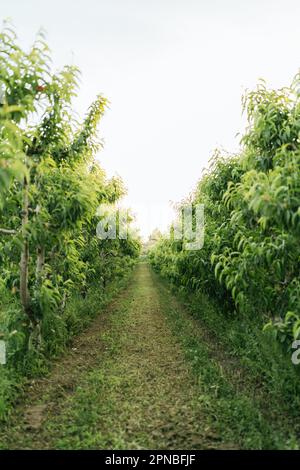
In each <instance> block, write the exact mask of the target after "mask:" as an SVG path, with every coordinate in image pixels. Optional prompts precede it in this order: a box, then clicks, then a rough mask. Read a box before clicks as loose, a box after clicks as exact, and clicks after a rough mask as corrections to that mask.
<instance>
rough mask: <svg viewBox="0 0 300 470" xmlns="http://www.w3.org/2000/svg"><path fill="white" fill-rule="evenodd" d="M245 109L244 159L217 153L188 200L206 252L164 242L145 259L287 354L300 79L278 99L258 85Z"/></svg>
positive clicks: (299, 204) (299, 161)
mask: <svg viewBox="0 0 300 470" xmlns="http://www.w3.org/2000/svg"><path fill="white" fill-rule="evenodd" d="M243 104H244V108H245V109H246V111H247V115H248V127H247V130H246V133H245V135H244V136H243V138H242V150H241V153H240V154H239V155H233V156H222V155H220V153H219V152H217V153H216V155H215V156H214V158H213V160H212V162H211V166H210V168H209V169H208V170H207V171H206V172H205V174H204V175H203V177H202V178H201V180H200V181H199V183H198V185H197V188H196V190H195V193H194V196H193V201H192V202H193V204H198V203H202V204H204V205H205V244H204V247H203V249H202V250H199V251H185V250H184V249H183V246H182V243H181V242H180V241H174V240H172V239H171V240H168V239H161V240H160V242H159V243H158V244H157V245H156V247H155V248H154V249H153V250H152V252H151V254H150V259H151V261H152V263H153V265H154V266H155V267H156V268H157V269H158V270H160V272H161V273H162V274H163V275H165V276H166V277H168V278H169V279H171V280H172V282H173V283H174V284H175V285H177V286H183V287H184V288H187V289H191V290H198V289H201V290H203V291H205V292H206V293H208V294H209V295H210V296H212V297H214V298H217V299H218V300H219V301H220V303H221V304H222V306H225V310H226V311H227V312H228V311H230V310H231V311H232V310H235V311H237V312H238V313H239V314H240V315H260V316H262V317H263V318H264V319H265V321H266V322H267V325H266V328H267V329H271V330H272V331H273V332H274V334H275V336H277V337H278V339H279V340H280V341H282V342H283V343H285V344H286V346H287V347H288V348H290V347H291V343H292V339H297V338H299V337H300V281H299V267H300V244H299V235H300V172H299V168H300V141H299V136H300V134H299V131H300V75H297V76H296V77H295V79H294V81H293V83H292V85H291V87H289V88H284V89H281V90H278V91H274V90H271V91H270V90H268V89H267V88H266V85H265V83H264V82H261V83H259V85H258V87H257V90H255V91H253V92H251V93H248V94H247V95H246V96H245V98H244V100H243Z"/></svg>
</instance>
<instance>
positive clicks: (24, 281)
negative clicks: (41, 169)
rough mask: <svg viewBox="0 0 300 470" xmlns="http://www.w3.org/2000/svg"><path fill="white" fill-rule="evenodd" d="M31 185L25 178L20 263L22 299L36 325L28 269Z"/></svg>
mask: <svg viewBox="0 0 300 470" xmlns="http://www.w3.org/2000/svg"><path fill="white" fill-rule="evenodd" d="M28 192H29V184H28V179H27V177H26V176H25V178H24V183H23V207H22V238H23V246H22V253H21V261H20V299H21V304H22V307H23V309H24V312H25V313H26V315H27V316H28V318H29V319H30V321H31V322H32V323H33V324H35V319H34V315H33V311H32V308H31V299H30V294H29V289H28V268H29V242H28V233H27V230H28V221H29V194H28Z"/></svg>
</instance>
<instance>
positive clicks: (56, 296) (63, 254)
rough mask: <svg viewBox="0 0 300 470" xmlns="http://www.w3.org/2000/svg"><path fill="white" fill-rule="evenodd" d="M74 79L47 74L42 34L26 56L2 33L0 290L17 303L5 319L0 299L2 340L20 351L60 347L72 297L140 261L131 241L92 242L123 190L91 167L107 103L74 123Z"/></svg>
mask: <svg viewBox="0 0 300 470" xmlns="http://www.w3.org/2000/svg"><path fill="white" fill-rule="evenodd" d="M78 78H79V71H78V69H77V68H75V67H70V66H66V67H64V68H63V70H62V71H60V72H59V73H53V72H52V68H51V58H50V55H49V49H48V47H47V45H46V43H45V41H44V38H43V37H42V36H41V35H39V36H38V37H37V39H36V41H35V43H34V44H33V46H32V48H31V50H30V51H29V52H26V51H24V50H22V48H21V47H20V46H19V45H18V43H17V38H16V36H15V33H14V32H13V31H12V30H11V29H9V28H5V29H4V30H3V31H2V33H1V34H0V90H1V91H0V276H1V278H0V291H1V293H2V294H3V295H2V298H4V297H5V296H6V297H7V296H12V297H13V298H14V303H16V304H17V313H16V311H15V313H14V314H9V312H7V311H5V306H4V305H3V303H2V305H1V299H0V310H2V312H1V314H0V334H2V336H4V337H5V339H6V340H7V343H8V345H9V344H10V340H11V342H12V341H15V342H16V338H19V343H20V344H21V347H22V348H23V349H24V348H28V347H31V348H33V349H35V350H39V351H41V350H42V351H43V352H45V351H47V352H49V353H53V352H56V351H57V350H58V349H59V348H61V347H62V346H63V343H64V342H65V341H66V340H67V338H68V322H67V319H66V317H65V316H64V312H65V309H66V305H67V304H68V301H69V299H70V298H71V297H72V295H73V294H74V293H77V295H78V292H79V293H80V295H81V297H85V296H87V295H88V292H89V289H90V288H91V286H92V285H96V286H97V288H98V289H99V290H101V289H102V290H103V291H104V290H105V287H106V286H107V284H108V283H109V282H111V281H113V280H115V279H117V278H118V277H120V276H122V275H123V274H124V273H125V272H127V271H128V269H129V268H130V266H131V264H132V262H133V260H134V259H135V258H136V257H137V255H138V253H139V241H138V240H137V239H136V238H134V237H132V236H129V238H127V239H122V240H119V239H116V240H100V239H99V238H97V236H96V226H97V223H98V221H99V217H97V215H96V214H97V207H98V206H99V205H100V204H103V203H109V204H114V203H116V201H118V200H119V199H120V198H121V197H122V195H123V194H124V186H123V183H122V181H121V180H120V179H118V178H113V179H111V180H108V179H107V178H106V176H105V173H104V171H103V170H102V168H101V167H100V166H99V163H98V162H97V161H96V160H95V154H96V152H97V151H98V150H99V147H100V146H101V142H100V141H99V140H98V139H97V128H98V123H99V121H100V120H101V117H102V116H103V113H104V111H105V108H106V106H107V100H106V99H105V98H104V97H103V96H98V97H97V98H96V100H95V101H94V103H93V104H92V105H91V106H90V108H89V110H88V112H87V114H86V117H85V119H84V120H83V121H82V122H79V121H78V118H77V117H76V114H75V113H74V111H73V109H72V99H73V98H74V97H75V96H76V93H77V90H78ZM17 298H18V299H19V300H16V299H17ZM8 303H9V302H8ZM18 306H20V307H18ZM78 316H80V312H78ZM12 325H13V328H12ZM16 325H17V326H16ZM12 329H13V331H12ZM15 349H16V350H17V349H20V348H15ZM11 353H12V351H11Z"/></svg>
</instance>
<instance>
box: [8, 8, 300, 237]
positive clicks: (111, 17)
mask: <svg viewBox="0 0 300 470" xmlns="http://www.w3.org/2000/svg"><path fill="white" fill-rule="evenodd" d="M0 17H1V19H4V18H7V17H10V18H11V19H12V21H13V23H14V25H15V27H16V29H17V33H18V36H19V39H20V41H21V42H22V43H23V44H24V45H29V44H30V43H31V42H32V40H33V39H34V36H35V33H36V32H37V31H38V30H39V28H40V27H43V28H44V29H45V30H46V31H47V38H48V42H49V44H50V47H51V49H52V51H53V57H54V65H55V66H57V67H60V66H62V65H64V64H69V63H71V64H75V65H78V66H79V68H80V69H81V71H82V73H83V75H82V88H81V91H80V98H79V99H78V102H77V109H78V111H80V112H83V111H84V110H85V109H86V108H87V107H88V105H89V104H90V102H91V101H92V100H93V99H94V98H95V96H96V95H97V94H98V93H102V94H104V95H105V96H106V97H108V98H109V100H110V102H111V106H110V110H108V111H107V113H106V116H105V118H104V119H103V122H102V125H101V129H100V130H101V136H102V137H103V138H104V140H105V148H104V150H103V151H102V152H101V153H100V155H99V159H100V161H101V163H102V166H103V167H104V168H105V169H106V170H107V173H108V175H113V174H115V173H118V174H119V175H120V176H121V177H122V178H123V179H124V181H125V184H126V186H127V188H128V196H127V197H126V204H127V205H130V206H131V207H133V209H134V210H135V211H136V213H137V218H138V225H139V226H140V228H141V233H142V235H144V236H146V235H147V234H149V233H150V232H151V231H152V230H153V229H154V228H155V227H157V226H158V227H159V228H160V229H162V230H163V229H165V228H166V227H167V226H168V224H169V223H170V220H171V218H172V210H171V208H170V207H169V201H179V200H181V199H182V198H183V197H185V196H186V195H187V194H188V193H189V192H190V191H191V190H192V189H193V188H194V186H195V183H196V182H197V180H198V179H199V177H200V175H201V170H202V168H203V167H204V166H205V165H206V164H207V161H208V159H209V158H210V156H211V154H212V151H213V150H214V148H216V147H223V148H225V149H226V150H228V151H234V150H236V149H237V146H238V142H239V138H235V135H236V133H237V132H239V131H241V130H242V129H243V122H244V120H243V119H242V116H241V95H242V94H243V92H244V90H245V88H253V87H255V85H256V83H257V79H258V78H259V77H263V78H265V79H266V80H267V82H268V84H269V85H270V86H272V87H281V86H285V85H288V84H289V83H290V82H291V80H292V78H293V76H294V75H295V74H296V72H297V71H298V68H299V55H300V52H299V51H300V27H299V20H300V1H299V0H251V1H250V0H247V1H245V0H73V1H72V0H51V1H46V2H41V0H0Z"/></svg>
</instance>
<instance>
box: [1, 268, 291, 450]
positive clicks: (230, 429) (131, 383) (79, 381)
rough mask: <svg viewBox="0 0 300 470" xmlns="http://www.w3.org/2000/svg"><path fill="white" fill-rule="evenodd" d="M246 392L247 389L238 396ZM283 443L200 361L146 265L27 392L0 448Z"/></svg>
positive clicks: (197, 346) (250, 402)
mask: <svg viewBox="0 0 300 470" xmlns="http://www.w3.org/2000/svg"><path fill="white" fill-rule="evenodd" d="M247 390H248V389H247ZM284 442H286V436H284V431H283V430H282V431H281V430H278V429H277V428H276V429H275V428H274V425H273V424H272V420H270V419H268V417H267V416H264V414H263V412H262V411H261V410H260V406H259V403H257V402H256V399H255V390H251V388H250V391H243V390H241V389H240V386H239V383H238V381H235V379H234V377H233V376H232V374H231V373H227V371H226V368H224V367H223V366H222V362H221V361H219V360H218V359H217V358H214V357H212V356H211V354H210V349H209V344H206V342H205V338H204V337H203V336H202V335H201V331H197V327H196V326H195V322H194V321H193V320H192V319H190V318H189V316H188V315H187V314H186V312H185V311H184V309H183V308H182V307H181V306H180V305H179V304H178V303H177V301H176V299H174V298H173V296H172V295H171V294H170V292H169V291H168V290H167V289H166V288H165V287H164V286H163V285H162V284H161V283H160V281H159V280H158V279H157V278H156V276H155V275H154V274H153V273H152V272H151V271H150V269H149V267H148V266H147V265H144V264H141V265H139V266H138V267H137V269H136V271H135V273H134V275H133V278H132V280H131V283H130V285H129V287H128V288H127V289H126V291H124V292H122V293H121V294H120V295H119V297H118V298H117V299H116V300H115V301H114V303H113V304H112V305H111V306H110V308H108V309H107V311H106V312H105V313H104V314H103V315H100V316H99V318H98V319H97V320H96V321H94V322H93V324H92V325H91V327H90V328H89V329H88V330H87V331H86V332H85V333H84V334H82V335H81V336H79V337H78V338H77V339H76V341H75V342H74V345H73V348H72V350H71V351H70V352H69V353H68V354H66V356H65V357H64V358H62V359H61V360H60V361H58V362H57V364H56V365H54V367H53V370H52V372H51V374H50V375H49V377H47V378H44V379H42V380H39V381H37V382H35V383H33V384H32V386H31V388H30V389H29V390H28V394H27V398H26V400H25V402H24V401H23V402H22V403H20V404H19V405H17V407H16V410H15V412H14V414H13V416H12V418H11V421H10V423H9V425H8V426H7V427H6V428H5V429H2V430H1V431H0V448H4V449H7V448H19V449H49V448H50V449H112V448H113V449H140V448H146V449H208V448H240V447H242V448H249V447H250V448H251V447H252V448H272V447H280V446H283V445H284V444H283V443H284Z"/></svg>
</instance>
